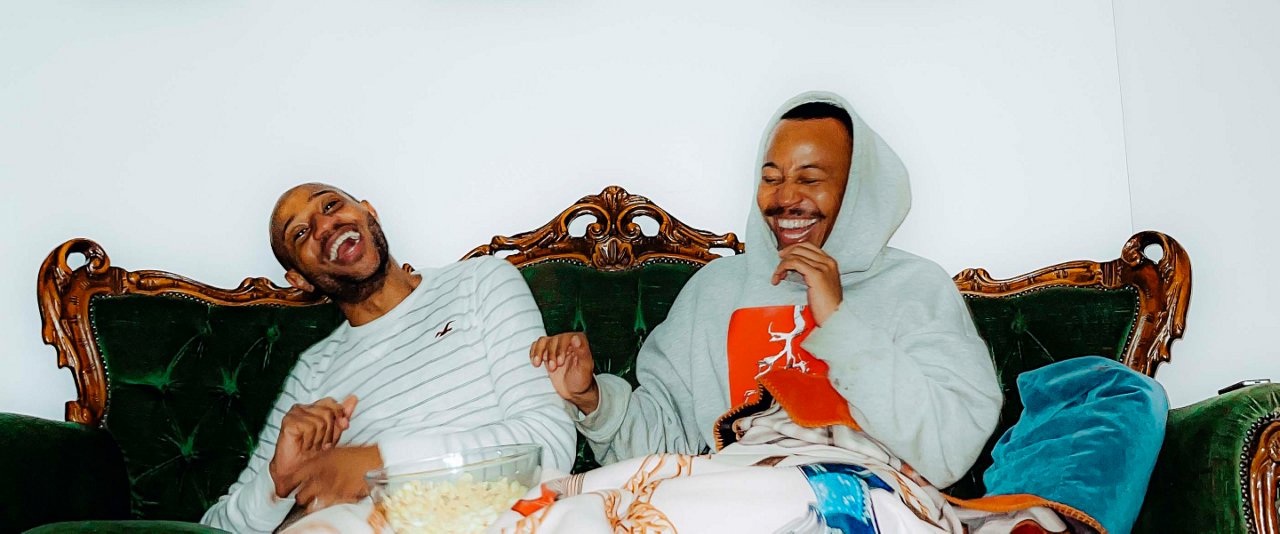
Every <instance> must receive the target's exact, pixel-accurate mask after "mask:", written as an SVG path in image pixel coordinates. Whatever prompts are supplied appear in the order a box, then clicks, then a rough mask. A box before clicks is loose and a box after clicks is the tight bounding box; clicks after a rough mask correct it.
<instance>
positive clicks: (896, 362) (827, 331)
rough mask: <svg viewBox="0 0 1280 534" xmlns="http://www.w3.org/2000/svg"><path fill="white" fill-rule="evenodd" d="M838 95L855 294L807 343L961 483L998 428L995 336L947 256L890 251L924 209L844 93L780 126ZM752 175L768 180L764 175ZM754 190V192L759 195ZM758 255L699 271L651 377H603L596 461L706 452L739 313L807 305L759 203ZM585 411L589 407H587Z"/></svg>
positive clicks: (940, 478)
mask: <svg viewBox="0 0 1280 534" xmlns="http://www.w3.org/2000/svg"><path fill="white" fill-rule="evenodd" d="M807 102H826V103H830V104H834V105H836V106H839V107H841V108H843V109H845V110H846V111H848V112H849V115H850V116H851V117H852V119H853V158H852V163H851V168H850V170H849V182H848V186H847V188H846V191H845V200H844V202H843V203H842V204H841V207H840V212H839V213H838V214H837V215H836V219H835V224H834V228H833V229H832V231H831V234H830V236H829V237H828V239H827V242H826V243H825V244H824V245H823V247H822V248H823V250H824V251H825V252H826V253H827V254H829V255H831V257H832V258H834V259H835V260H836V261H837V262H838V263H839V266H840V280H841V283H842V285H843V286H844V300H843V302H842V303H841V304H840V307H839V308H838V309H837V310H836V312H835V313H834V314H832V316H831V317H829V318H828V319H827V320H826V322H825V323H824V324H823V325H822V326H821V327H818V328H816V329H815V330H814V331H813V332H812V333H811V334H810V335H809V337H808V338H807V339H806V340H805V341H804V343H803V347H804V349H805V350H807V351H809V352H810V353H812V354H813V355H814V356H815V357H817V358H820V359H822V360H823V361H825V362H826V363H827V364H828V365H829V367H830V371H829V372H828V376H829V378H830V379H831V383H832V385H833V386H834V387H835V389H836V390H837V391H839V392H840V394H841V395H843V396H844V398H845V399H847V400H848V401H849V406H850V409H851V413H852V414H853V416H854V419H855V420H857V421H858V423H859V424H860V425H861V426H862V428H863V430H864V431H865V432H866V433H867V434H869V435H871V436H872V437H874V438H876V439H877V440H878V441H880V442H881V443H883V444H884V445H885V446H887V447H888V448H889V449H890V450H891V451H892V452H893V453H894V455H896V456H897V457H899V458H902V459H903V460H904V461H906V462H907V463H909V464H911V466H912V467H914V468H915V469H916V470H917V471H919V472H920V473H921V474H923V475H924V476H925V477H926V478H928V479H929V481H930V482H932V483H933V484H934V485H936V486H938V487H946V486H949V485H951V484H952V483H954V482H955V481H956V480H958V479H959V478H960V477H961V476H962V475H963V474H964V473H965V472H966V471H967V470H968V469H969V467H970V466H971V465H972V464H973V462H974V461H975V460H976V459H977V457H978V454H979V453H980V452H981V450H982V446H983V445H984V444H985V443H986V442H987V439H988V437H989V436H990V435H991V432H992V431H993V430H994V429H995V426H996V422H997V418H998V416H999V411H1000V404H1001V402H1002V397H1001V393H1000V388H999V385H998V383H997V379H996V373H995V368H994V367H993V365H992V363H991V357H990V355H989V352H988V349H987V347H986V344H985V343H984V342H983V341H982V339H981V338H980V337H979V336H978V332H977V330H976V329H975V328H974V326H973V320H972V318H971V317H970V315H969V310H968V308H967V307H966V306H965V304H964V301H963V299H962V298H961V296H960V293H959V291H957V290H956V287H955V284H954V283H953V282H952V280H951V278H950V277H949V276H948V275H947V273H946V272H945V271H943V269H942V268H941V267H939V266H938V265H937V264H935V263H933V262H931V261H929V260H926V259H923V258H920V257H918V256H915V255H912V254H909V253H907V252H903V251H901V250H897V249H894V248H890V247H887V246H886V244H887V243H888V241H889V238H890V237H892V236H893V233H894V232H895V231H896V230H897V229H898V226H899V225H900V224H901V223H902V220H903V219H904V218H905V217H906V215H907V211H908V210H909V209H910V207H911V190H910V184H909V183H908V179H907V171H906V169H905V168H904V167H903V165H902V161H901V160H900V159H898V156H897V155H896V154H894V153H893V150H892V149H890V148H889V146H888V145H886V144H885V143H884V141H883V140H882V139H880V136H878V135H876V133H875V132H874V131H872V130H871V128H870V127H868V126H867V125H866V123H864V122H863V121H862V119H861V118H859V117H858V115H857V114H856V113H855V112H854V111H853V109H852V108H850V107H849V105H848V104H847V103H846V102H845V101H844V100H843V99H841V98H840V97H838V96H836V95H833V94H829V93H805V94H802V95H800V96H797V97H796V98H793V99H791V100H790V101H788V102H787V103H786V104H784V105H783V106H782V108H780V109H779V111H778V112H777V113H776V114H775V115H774V117H773V119H772V120H771V121H770V122H769V126H768V128H766V130H765V132H764V137H763V139H762V141H761V143H760V158H759V159H758V160H757V165H756V168H757V169H759V168H760V165H761V164H762V163H763V158H764V153H765V151H766V149H767V145H768V143H769V139H770V137H771V133H772V131H773V128H774V126H775V125H776V124H777V122H778V120H779V117H780V116H781V115H782V114H783V113H785V112H786V111H788V110H790V109H792V108H794V107H796V106H798V105H800V104H803V103H807ZM751 179H752V183H753V184H755V186H756V187H758V185H759V183H760V177H759V175H756V176H753V177H752V178H751ZM753 198H754V197H753ZM747 244H748V250H747V253H746V254H743V255H740V256H735V257H729V258H723V259H719V260H716V261H713V262H711V263H709V264H707V266H706V267H703V268H702V269H701V270H699V271H698V272H697V274H695V275H694V276H693V278H691V279H690V280H689V283H688V284H687V285H685V287H684V289H683V290H682V291H681V293H680V296H679V297H678V298H677V299H676V301H675V302H674V303H673V304H672V306H671V311H670V312H669V313H668V315H667V318H666V320H665V321H664V322H663V323H662V324H661V325H659V326H658V327H656V328H654V330H653V332H652V333H651V334H650V335H649V337H648V339H646V340H645V343H644V346H643V347H641V349H640V353H639V356H638V357H637V367H636V374H637V377H638V379H639V382H640V386H639V387H638V388H636V389H635V391H632V390H631V387H630V385H628V384H627V382H626V381H625V380H623V379H621V378H618V377H615V376H611V375H599V376H597V380H598V382H599V384H600V405H599V408H597V410H596V411H594V412H592V413H591V415H589V416H587V417H585V418H582V419H581V420H580V421H579V422H578V428H579V430H580V431H581V432H582V433H583V435H584V436H586V438H587V440H588V442H589V443H590V445H591V448H592V450H593V451H594V452H595V454H596V458H598V459H600V461H601V462H602V463H612V462H616V461H619V460H623V459H627V458H632V457H635V456H640V455H644V454H650V453H656V452H678V453H694V454H696V453H700V452H703V451H704V450H707V449H708V448H709V444H711V443H714V434H713V430H714V426H715V422H716V419H717V418H719V417H720V415H721V414H723V413H724V412H725V411H727V410H728V409H729V408H730V406H729V392H728V389H729V381H728V355H727V333H728V326H729V318H730V315H731V314H732V313H733V312H734V310H737V309H739V308H747V307H756V306H779V305H796V304H806V303H807V297H806V290H807V287H806V286H805V285H804V283H803V282H802V281H801V280H800V279H799V278H798V277H794V276H793V277H789V278H788V279H787V280H784V281H783V282H782V283H780V284H779V285H777V286H774V285H771V284H770V278H771V276H772V274H773V272H774V270H775V268H776V267H777V265H778V262H779V258H778V255H777V252H776V251H777V240H776V238H775V237H774V235H773V233H772V232H771V231H770V230H769V228H768V226H767V225H766V224H765V221H764V218H763V216H762V215H761V214H760V210H759V209H758V207H756V206H752V207H751V210H750V215H749V216H748V218H747ZM580 415H581V414H579V416H580Z"/></svg>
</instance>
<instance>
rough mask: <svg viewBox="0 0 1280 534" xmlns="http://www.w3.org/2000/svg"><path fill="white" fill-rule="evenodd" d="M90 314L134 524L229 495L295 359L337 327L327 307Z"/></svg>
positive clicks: (183, 513)
mask: <svg viewBox="0 0 1280 534" xmlns="http://www.w3.org/2000/svg"><path fill="white" fill-rule="evenodd" d="M89 316H90V320H91V322H92V327H93V334H94V336H95V338H96V341H97V344H98V350H99V351H100V352H101V354H102V359H103V363H104V366H105V368H106V371H107V394H108V403H107V408H108V409H107V414H106V417H105V419H104V421H103V425H104V427H105V428H106V429H107V431H108V432H110V433H111V435H112V436H113V437H114V438H115V440H116V442H117V443H118V444H119V446H120V450H121V451H122V452H123V453H124V458H125V465H126V468H127V470H128V473H129V480H130V482H131V484H132V495H131V498H132V513H133V516H134V517H135V518H139V519H175V520H183V521H195V520H199V519H200V517H201V515H203V513H204V511H205V510H206V509H207V508H208V507H209V506H210V505H211V504H212V503H213V502H214V501H216V500H217V499H218V497H220V496H221V495H223V494H224V493H226V491H227V488H228V487H229V486H230V485H231V483H232V482H234V481H235V479H236V477H237V476H238V475H239V473H240V471H241V470H243V469H244V467H245V465H247V463H248V458H249V455H250V454H252V450H253V448H254V445H255V443H256V441H257V437H258V432H259V431H260V430H261V428H262V426H263V424H264V422H265V420H266V416H267V413H268V411H269V410H270V409H271V405H272V403H274V401H275V399H276V396H277V395H278V394H279V391H280V388H281V386H282V384H283V383H284V378H285V376H286V375H287V374H288V372H289V370H290V368H292V367H293V364H294V362H295V361H296V360H297V357H298V355H299V354H300V353H301V352H302V351H303V350H305V349H306V348H307V347H309V346H311V345H312V344H313V343H315V342H316V341H318V340H320V339H321V338H323V337H325V336H326V335H328V334H329V332H331V331H333V329H334V328H335V327H336V326H337V325H338V324H339V323H340V322H341V320H342V316H341V314H340V313H339V311H338V309H337V307H336V306H333V305H318V306H302V307H297V306H293V307H288V306H265V305H262V306H220V305H212V304H209V303H206V302H203V301H199V300H196V299H192V298H180V297H172V296H139V295H125V296H110V297H108V296H98V297H95V298H94V299H93V300H92V301H91V303H90V306H89Z"/></svg>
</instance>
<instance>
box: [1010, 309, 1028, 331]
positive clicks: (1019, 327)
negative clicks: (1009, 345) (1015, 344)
mask: <svg viewBox="0 0 1280 534" xmlns="http://www.w3.org/2000/svg"><path fill="white" fill-rule="evenodd" d="M1009 330H1012V331H1013V333H1014V334H1017V335H1022V334H1025V333H1027V316H1025V315H1023V314H1022V310H1021V309H1019V310H1017V311H1015V312H1014V314H1013V323H1012V324H1010V325H1009Z"/></svg>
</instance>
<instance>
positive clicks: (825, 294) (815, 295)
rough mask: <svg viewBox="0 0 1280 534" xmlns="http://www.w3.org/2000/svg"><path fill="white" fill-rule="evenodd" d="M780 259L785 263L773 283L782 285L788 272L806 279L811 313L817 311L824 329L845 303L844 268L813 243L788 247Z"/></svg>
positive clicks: (776, 273)
mask: <svg viewBox="0 0 1280 534" xmlns="http://www.w3.org/2000/svg"><path fill="white" fill-rule="evenodd" d="M778 257H779V258H782V261H780V262H778V269H777V270H775V271H774V272H773V280H771V281H770V283H772V284H773V285H775V286H776V285H778V283H779V282H781V281H782V279H783V278H785V277H786V276H787V271H795V272H796V273H797V274H799V275H800V276H803V277H804V284H805V285H806V286H809V293H808V297H809V310H810V311H811V312H813V320H814V321H817V323H818V326H822V323H825V322H827V318H828V317H831V314H833V313H835V312H836V308H838V307H840V303H841V302H842V301H843V300H844V286H842V285H841V284H840V265H838V264H837V263H836V260H835V258H832V257H831V255H829V254H827V253H826V251H824V250H822V249H821V248H818V247H817V246H815V245H814V244H812V243H809V242H800V243H796V244H794V245H790V246H787V247H785V248H783V249H782V250H779V251H778Z"/></svg>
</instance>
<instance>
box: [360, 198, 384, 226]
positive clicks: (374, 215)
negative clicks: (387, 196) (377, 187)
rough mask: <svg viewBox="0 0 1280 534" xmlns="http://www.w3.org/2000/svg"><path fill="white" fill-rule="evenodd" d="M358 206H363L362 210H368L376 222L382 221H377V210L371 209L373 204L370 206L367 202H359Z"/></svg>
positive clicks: (380, 220)
mask: <svg viewBox="0 0 1280 534" xmlns="http://www.w3.org/2000/svg"><path fill="white" fill-rule="evenodd" d="M360 205H361V206H364V209H367V210H369V213H372V214H373V218H374V219H376V220H377V221H378V222H382V219H378V210H376V209H373V204H370V203H369V201H368V200H361V201H360Z"/></svg>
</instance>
